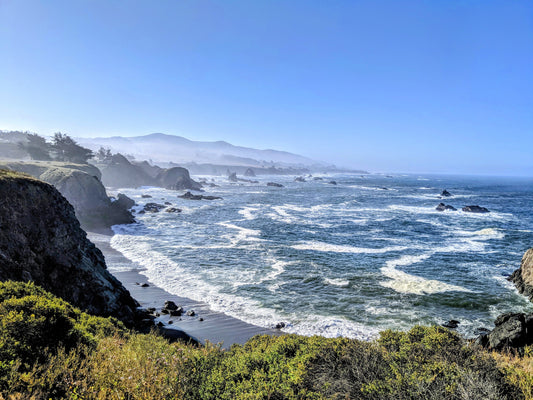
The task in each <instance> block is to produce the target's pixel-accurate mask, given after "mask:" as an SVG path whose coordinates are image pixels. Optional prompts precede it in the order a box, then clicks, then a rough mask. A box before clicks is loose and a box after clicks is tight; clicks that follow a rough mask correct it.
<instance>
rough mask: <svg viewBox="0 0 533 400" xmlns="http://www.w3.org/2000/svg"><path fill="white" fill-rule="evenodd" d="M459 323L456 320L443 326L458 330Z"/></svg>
mask: <svg viewBox="0 0 533 400" xmlns="http://www.w3.org/2000/svg"><path fill="white" fill-rule="evenodd" d="M459 323H460V322H459V321H457V320H455V319H451V320H449V321H448V322H445V323H444V324H442V326H443V327H445V328H448V329H456V328H457V327H458V326H459Z"/></svg>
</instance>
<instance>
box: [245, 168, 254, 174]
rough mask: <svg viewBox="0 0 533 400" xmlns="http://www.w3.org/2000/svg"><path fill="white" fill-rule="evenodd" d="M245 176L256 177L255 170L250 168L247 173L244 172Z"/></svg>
mask: <svg viewBox="0 0 533 400" xmlns="http://www.w3.org/2000/svg"><path fill="white" fill-rule="evenodd" d="M244 176H255V172H254V170H253V169H251V168H248V169H247V170H246V171H244Z"/></svg>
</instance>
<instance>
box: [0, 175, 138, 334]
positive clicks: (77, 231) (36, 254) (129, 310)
mask: <svg viewBox="0 0 533 400" xmlns="http://www.w3.org/2000/svg"><path fill="white" fill-rule="evenodd" d="M0 280H16V281H33V282H35V283H36V284H37V285H39V286H42V287H43V288H44V289H46V290H48V291H50V292H52V293H53V294H55V295H57V296H59V297H62V298H63V299H64V300H66V301H68V302H70V303H72V304H74V305H75V306H77V307H79V308H81V309H82V310H84V311H87V312H89V313H91V314H96V315H102V316H114V317H117V318H118V319H120V320H122V321H123V322H124V323H125V324H126V325H128V326H133V325H134V324H135V319H136V315H137V313H136V308H137V307H138V303H137V302H136V301H135V300H134V299H133V298H132V297H131V296H130V294H129V292H128V291H127V290H126V289H125V288H124V286H122V284H121V283H120V282H119V281H118V280H117V279H116V278H115V277H113V276H112V275H111V274H110V273H109V271H107V268H106V264H105V260H104V256H103V255H102V252H101V251H100V250H99V249H98V248H96V246H95V245H94V244H93V243H91V242H90V241H89V240H88V239H87V235H86V233H85V232H84V231H83V230H82V229H81V227H80V224H79V222H78V220H77V219H76V216H75V213H74V208H73V207H72V205H71V204H70V203H69V202H68V201H67V200H66V199H65V198H64V197H63V196H62V195H61V194H60V193H59V192H58V190H56V189H55V188H54V187H53V186H51V185H50V184H47V183H45V182H41V181H39V180H36V179H34V178H32V177H30V176H28V175H25V174H20V173H16V172H12V171H6V170H0Z"/></svg>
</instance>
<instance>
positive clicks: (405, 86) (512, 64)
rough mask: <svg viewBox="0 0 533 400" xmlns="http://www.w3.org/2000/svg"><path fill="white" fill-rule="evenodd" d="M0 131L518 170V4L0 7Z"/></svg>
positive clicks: (521, 146)
mask: <svg viewBox="0 0 533 400" xmlns="http://www.w3.org/2000/svg"><path fill="white" fill-rule="evenodd" d="M0 129H22V130H31V131H34V132H37V133H40V134H43V135H49V134H51V133H53V132H55V131H62V132H65V133H68V134H71V135H72V136H111V135H122V136H137V135H144V134H149V133H153V132H163V133H169V134H176V135H182V136H185V137H187V138H189V139H194V140H226V141H229V142H231V143H233V144H237V145H244V146H251V147H257V148H275V149H280V150H288V151H292V152H296V153H299V154H302V155H306V156H310V157H313V158H316V159H320V160H324V161H330V162H333V163H336V164H337V165H345V166H353V167H358V168H365V169H369V170H372V171H405V172H409V171H412V172H443V173H445V172H454V173H455V172H459V173H499V174H520V175H531V176H533V1H531V0H523V1H513V0H505V1H490V0H479V1H465V0H464V1H453V0H443V1H437V0H432V1H430V0H427V1H401V0H393V1H370V0H369V1H358V0H346V1H341V0H338V1H337V0H327V1H325V0H316V1H311V0H306V1H288V0H287V1H278V0H264V1H260V0H253V1H252V0H241V1H232V0H219V1H203V0H170V1H161V0H158V1H148V0H147V1H113V0H102V1H97V0H90V1H89V0H87V1H82V0H79V1H71V0H64V1H54V0H42V1H25V0H0Z"/></svg>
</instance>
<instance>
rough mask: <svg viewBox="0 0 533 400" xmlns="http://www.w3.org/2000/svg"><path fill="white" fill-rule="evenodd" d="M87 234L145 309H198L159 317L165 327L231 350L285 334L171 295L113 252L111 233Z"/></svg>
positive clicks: (120, 254) (130, 262)
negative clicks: (173, 306)
mask: <svg viewBox="0 0 533 400" xmlns="http://www.w3.org/2000/svg"><path fill="white" fill-rule="evenodd" d="M87 235H88V237H89V239H90V240H91V241H92V242H93V243H94V244H95V245H96V246H97V247H98V248H99V249H100V250H101V251H102V253H103V254H104V256H105V259H106V263H107V266H108V268H109V270H110V272H111V273H112V274H113V275H114V276H115V277H116V278H117V279H118V280H119V281H120V282H122V284H123V285H124V287H126V289H128V290H129V292H130V293H131V295H132V296H133V298H135V299H136V300H137V301H138V302H139V304H140V305H141V306H142V307H144V308H150V307H154V308H156V309H157V310H158V311H160V309H161V308H162V307H163V305H164V303H165V301H167V300H170V301H173V302H174V303H176V304H177V305H178V306H182V307H183V308H184V310H185V311H189V310H194V312H195V316H186V315H183V316H181V317H170V316H168V315H161V316H160V317H158V318H156V322H158V321H161V322H162V323H163V324H164V325H165V328H169V329H173V330H179V331H183V332H185V333H186V334H187V335H189V336H190V337H192V338H194V339H196V340H197V341H199V342H200V343H205V342H206V341H209V342H211V343H221V344H222V347H223V348H228V347H230V346H231V345H232V344H234V343H239V344H244V343H245V342H246V341H247V340H248V339H250V338H251V337H252V336H255V335H262V334H268V335H280V334H282V332H280V331H278V330H274V329H267V328H262V327H259V326H256V325H252V324H248V323H246V322H243V321H241V320H239V319H237V318H233V317H230V316H228V315H226V314H224V313H220V312H215V311H213V310H211V309H209V306H208V305H207V304H205V303H201V302H198V301H194V300H191V299H188V298H186V297H180V296H176V295H173V294H170V293H169V292H167V291H166V290H164V289H162V288H160V287H157V286H155V285H153V284H152V283H151V282H150V281H149V280H148V278H147V277H146V276H144V275H143V274H142V271H143V268H141V267H139V265H137V264H136V263H133V262H132V261H130V260H128V259H127V258H126V257H124V255H122V253H120V252H119V251H117V250H115V249H113V248H112V247H111V245H110V240H111V235H110V234H109V233H107V234H106V233H102V232H100V233H95V232H89V233H88V234H87ZM116 268H120V272H117V271H115V269H116ZM143 283H147V284H148V285H149V286H148V287H142V284H143ZM200 319H203V321H202V320H200ZM170 321H172V323H171V324H169V322H170Z"/></svg>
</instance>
